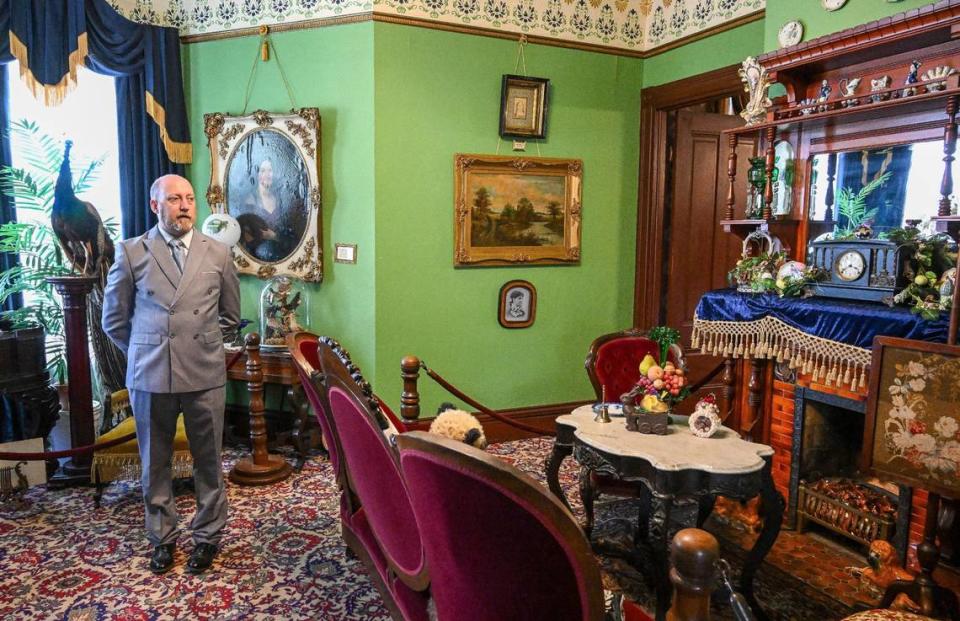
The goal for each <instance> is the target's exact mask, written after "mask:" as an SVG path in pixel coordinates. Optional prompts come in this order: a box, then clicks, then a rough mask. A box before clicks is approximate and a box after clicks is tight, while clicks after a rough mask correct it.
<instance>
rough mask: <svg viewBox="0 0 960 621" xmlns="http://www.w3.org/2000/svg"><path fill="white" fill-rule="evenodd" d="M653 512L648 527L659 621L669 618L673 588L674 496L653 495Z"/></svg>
mask: <svg viewBox="0 0 960 621" xmlns="http://www.w3.org/2000/svg"><path fill="white" fill-rule="evenodd" d="M651 505H652V507H651V508H652V509H653V510H652V511H651V513H650V521H649V526H648V532H649V539H650V547H651V549H652V553H653V563H654V568H653V577H654V583H655V585H656V590H657V621H664V620H665V619H666V618H667V610H668V609H669V608H670V597H671V595H672V594H673V586H672V584H671V583H670V532H669V531H670V512H671V510H672V509H673V496H658V495H656V494H652V499H651Z"/></svg>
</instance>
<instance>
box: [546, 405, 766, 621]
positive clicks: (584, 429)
mask: <svg viewBox="0 0 960 621" xmlns="http://www.w3.org/2000/svg"><path fill="white" fill-rule="evenodd" d="M674 418H675V419H680V420H682V424H676V423H675V424H672V425H670V428H669V429H670V432H669V433H668V434H667V435H663V436H658V435H648V434H642V433H637V432H632V431H627V429H626V426H625V424H624V420H623V419H622V418H614V419H613V420H612V421H611V422H609V423H601V422H596V421H594V420H593V419H594V413H593V410H592V408H591V406H590V405H584V406H581V407H579V408H577V409H576V410H574V411H573V413H571V414H568V415H566V416H560V417H558V418H557V439H556V441H555V442H554V445H553V452H552V453H551V455H550V457H549V458H548V459H547V462H546V475H547V484H548V485H549V487H550V491H552V492H553V493H554V494H555V495H556V496H557V497H558V498H559V499H560V500H561V501H563V503H564V504H566V505H567V506H568V507H569V506H570V505H569V504H568V503H567V499H566V497H565V495H564V493H563V489H562V488H561V487H560V481H559V471H560V464H561V463H562V462H563V460H564V459H565V458H566V457H567V456H569V455H570V454H571V453H572V454H573V456H574V459H576V460H577V463H579V464H580V468H581V474H580V479H581V481H583V480H584V477H585V476H589V473H590V472H597V473H601V474H608V475H613V476H615V477H617V478H619V479H621V480H624V481H628V482H641V483H643V484H644V486H645V487H646V488H647V489H648V490H649V492H650V499H649V507H648V508H647V509H648V510H646V511H641V515H640V517H639V520H638V524H637V529H638V535H639V536H638V537H637V538H636V540H635V541H637V542H638V543H639V542H640V540H642V539H644V538H645V539H647V540H648V541H649V544H650V547H651V550H652V553H653V556H654V561H655V571H654V574H655V578H656V583H657V620H658V621H661V620H663V619H665V618H666V613H667V608H669V606H670V596H671V593H672V586H671V584H670V580H669V576H668V573H669V558H668V555H669V550H668V548H669V545H670V540H671V538H672V531H675V530H679V529H680V528H684V527H689V526H694V525H696V526H700V523H702V522H703V521H704V520H706V518H707V517H708V516H709V511H710V510H712V506H713V500H714V499H715V497H716V496H725V497H728V498H736V499H738V500H748V499H750V498H753V497H754V496H760V499H761V504H762V513H761V515H762V517H763V530H762V531H760V535H759V537H758V538H757V541H756V543H754V546H753V548H752V549H751V550H750V552H749V553H748V554H747V559H746V562H745V563H744V567H743V571H742V572H741V574H740V591H741V593H742V594H743V595H744V597H746V598H747V601H748V602H749V603H750V607H751V608H752V609H753V612H754V614H755V615H756V616H757V618H758V619H760V620H765V619H767V616H766V614H764V611H763V610H762V609H761V608H760V607H759V605H758V604H757V601H756V599H755V598H754V595H753V578H754V575H755V574H756V571H757V569H758V568H759V567H760V563H761V562H762V561H763V558H764V557H765V556H766V555H767V552H769V551H770V548H772V547H773V543H774V541H775V540H776V538H777V535H778V534H779V533H780V524H781V521H782V520H783V510H784V502H783V496H782V495H781V494H780V493H779V492H777V490H776V488H774V486H773V478H772V476H771V473H770V468H771V461H770V460H771V458H772V457H773V449H772V448H770V447H769V446H766V445H763V444H755V443H753V442H747V441H745V440H742V439H741V438H740V436H738V435H737V434H736V432H734V431H733V430H732V429H729V428H726V427H723V428H721V429H720V430H719V431H718V432H717V434H716V435H714V436H713V437H712V438H698V437H696V436H694V435H693V434H692V433H691V432H690V428H689V427H688V426H687V424H686V417H674ZM581 488H582V486H581ZM586 502H589V499H585V503H586ZM690 502H696V503H697V505H698V507H699V508H705V509H706V510H703V511H698V515H697V520H696V521H697V522H699V523H698V524H678V523H676V522H677V521H678V520H677V519H676V518H677V517H678V516H677V513H679V512H674V511H673V509H674V508H677V507H678V506H679V505H682V504H689V503H690ZM671 518H673V519H671Z"/></svg>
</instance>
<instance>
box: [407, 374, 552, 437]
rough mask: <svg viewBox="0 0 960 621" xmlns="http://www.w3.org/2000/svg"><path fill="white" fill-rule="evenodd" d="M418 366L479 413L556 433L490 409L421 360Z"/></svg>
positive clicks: (542, 432) (527, 428) (524, 427)
mask: <svg viewBox="0 0 960 621" xmlns="http://www.w3.org/2000/svg"><path fill="white" fill-rule="evenodd" d="M420 367H421V368H422V369H423V370H424V371H426V373H427V375H428V376H429V377H430V379H432V380H433V381H435V382H436V383H438V384H440V386H442V387H443V388H444V390H446V391H447V392H449V393H450V394H452V395H453V396H454V397H456V398H458V399H460V400H461V401H463V402H464V403H467V404H469V405H471V406H473V407H475V408H477V410H479V411H480V412H481V413H483V414H486V415H487V416H490V417H491V418H495V419H496V420H498V421H500V422H501V423H505V424H507V425H510V426H511V427H516V428H517V429H520V430H522V431H529V432H530V433H535V434H537V435H542V436H556V435H557V433H556V432H555V431H548V430H546V429H540V428H539V427H534V426H532V425H526V424H524V423H521V422H519V421H515V420H513V419H511V418H509V417H507V416H504V415H503V414H500V413H499V412H496V411H494V410H491V409H490V408H488V407H486V406H483V405H481V404H480V403H478V402H477V401H476V400H474V399H472V398H471V397H469V396H467V395H465V394H464V393H463V392H462V391H461V390H460V389H459V388H457V387H456V386H454V385H453V384H451V383H450V382H448V381H447V380H445V379H443V378H442V377H440V374H439V373H436V372H435V371H433V370H432V369H430V368H429V367H427V365H426V364H425V363H424V362H423V361H421V362H420Z"/></svg>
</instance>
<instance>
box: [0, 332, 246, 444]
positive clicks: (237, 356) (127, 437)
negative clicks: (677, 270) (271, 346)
mask: <svg viewBox="0 0 960 621" xmlns="http://www.w3.org/2000/svg"><path fill="white" fill-rule="evenodd" d="M243 352H244V349H243V348H241V349H240V351H238V352H237V353H235V354H234V355H233V357H232V358H230V362H228V363H227V367H226V368H227V369H229V368H231V367H232V366H233V365H235V364H236V363H237V360H239V359H240V356H242V355H243ZM136 437H137V434H136V433H128V434H127V435H125V436H121V437H119V438H114V439H113V440H108V441H107V442H100V443H98V444H88V445H87V446H78V447H77V448H72V449H64V450H62V451H43V452H40V453H14V452H10V451H0V459H2V460H4V461H46V460H48V459H60V458H61V457H76V456H78V455H86V454H87V453H94V452H96V451H102V450H104V449H108V448H110V447H112V446H117V445H118V444H123V443H124V442H129V441H130V440H133V439H134V438H136Z"/></svg>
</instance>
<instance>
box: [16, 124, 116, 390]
mask: <svg viewBox="0 0 960 621" xmlns="http://www.w3.org/2000/svg"><path fill="white" fill-rule="evenodd" d="M10 135H11V137H12V136H15V137H16V139H17V153H18V155H19V156H20V158H21V160H22V161H23V162H24V165H23V166H22V167H15V166H2V167H0V192H2V193H3V194H5V195H7V196H10V197H12V198H13V200H14V202H15V203H16V206H17V209H18V211H19V213H20V214H21V215H22V214H24V213H27V214H29V215H31V216H34V217H27V218H23V221H21V222H5V223H3V224H0V252H10V253H13V254H16V255H19V259H20V260H19V264H18V265H15V266H14V267H12V268H10V269H8V270H5V271H3V272H2V273H0V303H2V302H3V301H4V300H6V299H7V298H8V297H10V296H11V295H14V294H16V293H21V294H25V299H24V304H23V306H22V307H21V308H19V309H17V310H14V311H8V312H5V313H2V314H0V315H2V318H3V319H5V320H6V321H7V322H8V323H9V325H11V326H12V328H13V329H21V328H29V327H41V328H43V330H44V332H45V333H46V346H47V369H48V371H49V372H50V377H51V380H52V381H53V382H55V383H58V384H63V383H64V382H65V381H66V371H67V363H66V343H65V340H64V325H63V307H62V305H61V301H60V298H59V296H57V295H56V294H55V293H54V290H53V286H52V285H50V284H49V283H48V282H47V280H46V279H47V278H48V277H50V276H64V275H68V274H70V273H71V267H70V266H69V265H68V264H67V262H66V261H65V259H64V256H63V252H62V251H61V249H60V245H59V243H58V242H57V238H56V236H55V235H54V233H53V229H52V228H51V226H50V210H51V208H52V206H53V194H54V187H55V186H56V181H57V175H58V173H59V170H60V163H61V161H62V159H63V150H64V149H63V143H62V142H61V141H60V140H57V139H55V138H53V137H51V136H50V135H49V134H47V133H46V132H44V131H43V130H42V129H41V128H40V127H39V126H38V125H37V124H36V123H35V122H32V121H29V120H19V121H15V122H13V123H11V124H10ZM103 162H104V157H100V158H97V159H87V160H85V161H82V160H77V161H76V163H75V167H74V170H73V180H74V183H73V186H74V192H76V193H82V192H83V191H85V190H87V189H89V188H91V187H92V186H93V185H94V184H95V183H96V181H97V179H98V177H99V171H100V168H101V167H102V166H103ZM105 226H107V228H108V231H109V232H110V234H111V235H112V236H114V235H115V233H116V224H115V223H113V222H109V221H108V222H106V223H105Z"/></svg>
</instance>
